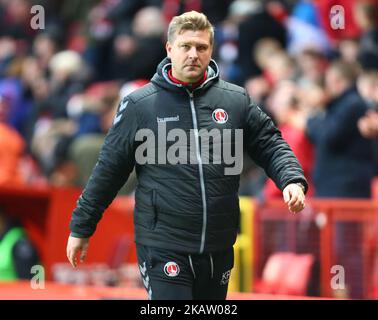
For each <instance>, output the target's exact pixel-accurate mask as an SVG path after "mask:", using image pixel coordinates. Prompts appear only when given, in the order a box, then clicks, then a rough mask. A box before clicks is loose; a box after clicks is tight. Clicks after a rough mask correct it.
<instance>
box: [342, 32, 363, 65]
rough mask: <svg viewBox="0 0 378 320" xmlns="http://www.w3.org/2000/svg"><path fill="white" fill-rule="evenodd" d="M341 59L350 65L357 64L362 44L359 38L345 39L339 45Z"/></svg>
mask: <svg viewBox="0 0 378 320" xmlns="http://www.w3.org/2000/svg"><path fill="white" fill-rule="evenodd" d="M338 50H339V52H340V59H341V60H343V61H345V62H348V63H356V61H357V57H358V52H359V50H360V43H359V39H358V38H344V39H341V40H340V42H339V44H338Z"/></svg>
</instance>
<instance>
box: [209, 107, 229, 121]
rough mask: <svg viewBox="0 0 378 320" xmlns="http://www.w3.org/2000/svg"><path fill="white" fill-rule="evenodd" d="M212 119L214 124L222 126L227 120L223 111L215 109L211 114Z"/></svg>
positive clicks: (226, 115)
mask: <svg viewBox="0 0 378 320" xmlns="http://www.w3.org/2000/svg"><path fill="white" fill-rule="evenodd" d="M212 118H213V120H214V122H216V123H219V124H223V123H226V122H227V120H228V114H227V112H226V111H225V110H224V109H220V108H219V109H215V110H214V111H213V114H212Z"/></svg>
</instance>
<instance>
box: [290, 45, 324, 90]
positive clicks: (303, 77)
mask: <svg viewBox="0 0 378 320" xmlns="http://www.w3.org/2000/svg"><path fill="white" fill-rule="evenodd" d="M296 61H297V64H298V67H299V72H300V75H299V78H298V79H297V81H298V83H299V84H300V85H306V84H312V83H321V82H322V81H323V77H324V73H325V71H326V69H327V67H328V59H327V58H326V56H325V55H324V54H323V53H322V52H320V51H317V50H312V49H306V50H303V51H302V52H301V53H300V54H299V55H297V56H296Z"/></svg>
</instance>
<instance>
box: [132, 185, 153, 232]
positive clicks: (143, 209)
mask: <svg viewBox="0 0 378 320" xmlns="http://www.w3.org/2000/svg"><path fill="white" fill-rule="evenodd" d="M135 198H136V205H135V211H134V222H135V224H138V225H140V226H142V227H144V228H147V229H148V230H154V229H155V227H156V222H157V211H158V209H157V206H156V198H157V195H156V190H154V189H146V188H143V189H141V188H139V189H137V190H136V194H135Z"/></svg>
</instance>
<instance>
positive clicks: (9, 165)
mask: <svg viewBox="0 0 378 320" xmlns="http://www.w3.org/2000/svg"><path fill="white" fill-rule="evenodd" d="M8 113H9V99H8V98H7V97H6V96H4V95H0V186H8V185H17V184H21V183H23V179H22V177H21V174H20V170H19V165H20V161H21V158H22V155H23V150H24V141H23V140H22V138H21V136H20V135H19V134H18V133H17V131H16V130H15V129H13V128H12V127H11V126H9V125H8V124H7V123H6V122H7V117H8ZM0 260H1V259H0Z"/></svg>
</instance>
